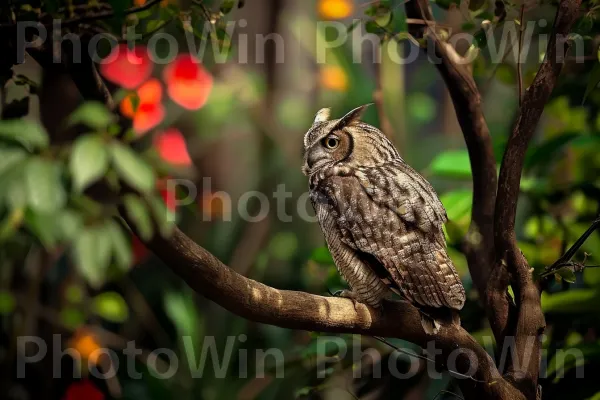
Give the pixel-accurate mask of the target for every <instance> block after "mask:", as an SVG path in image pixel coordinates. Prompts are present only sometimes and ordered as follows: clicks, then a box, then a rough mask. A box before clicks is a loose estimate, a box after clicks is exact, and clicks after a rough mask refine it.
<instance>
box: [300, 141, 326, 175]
mask: <svg viewBox="0 0 600 400" xmlns="http://www.w3.org/2000/svg"><path fill="white" fill-rule="evenodd" d="M324 162H327V154H326V153H325V151H323V150H322V149H321V148H320V147H316V148H312V149H310V150H309V151H308V152H307V154H305V155H304V166H303V167H302V172H303V173H304V175H306V176H308V175H309V174H310V171H311V170H313V169H315V167H318V166H319V164H323V163H324Z"/></svg>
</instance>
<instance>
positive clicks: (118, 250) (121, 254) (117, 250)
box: [106, 220, 133, 270]
mask: <svg viewBox="0 0 600 400" xmlns="http://www.w3.org/2000/svg"><path fill="white" fill-rule="evenodd" d="M106 229H108V231H109V232H110V238H111V245H112V252H113V256H114V257H115V262H116V264H117V266H119V267H120V268H121V269H122V270H126V269H128V268H129V267H130V266H131V264H132V263H133V254H132V252H131V244H130V241H129V238H128V237H127V235H126V234H125V232H124V231H123V228H121V226H120V225H119V224H117V223H116V222H115V221H112V220H109V221H108V222H107V223H106Z"/></svg>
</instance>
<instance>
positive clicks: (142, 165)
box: [110, 141, 156, 193]
mask: <svg viewBox="0 0 600 400" xmlns="http://www.w3.org/2000/svg"><path fill="white" fill-rule="evenodd" d="M110 152H111V155H112V160H113V164H114V166H115V169H116V170H117V172H118V173H119V177H121V179H123V180H124V181H125V182H126V183H127V184H129V185H131V186H132V187H133V188H134V189H137V190H139V191H140V192H142V193H148V192H150V191H152V189H154V183H155V181H156V177H155V175H154V171H153V170H152V167H151V166H150V165H149V164H148V163H147V162H145V161H144V160H143V159H141V158H140V157H139V156H138V155H137V154H136V153H135V152H134V151H133V150H131V149H130V148H129V147H127V146H124V145H122V144H121V143H119V142H116V141H115V142H113V143H111V146H110Z"/></svg>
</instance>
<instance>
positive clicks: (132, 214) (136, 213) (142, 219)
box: [123, 194, 153, 240]
mask: <svg viewBox="0 0 600 400" xmlns="http://www.w3.org/2000/svg"><path fill="white" fill-rule="evenodd" d="M123 201H124V204H125V210H126V212H127V215H128V216H129V218H131V219H132V220H133V222H134V223H135V226H136V228H137V232H138V233H139V235H140V237H141V238H142V239H143V240H150V239H151V238H152V232H153V229H152V219H151V218H150V214H149V213H148V210H147V209H146V206H145V205H144V202H143V201H142V200H141V199H140V198H139V197H138V196H136V195H133V194H128V195H126V196H125V198H124V200H123Z"/></svg>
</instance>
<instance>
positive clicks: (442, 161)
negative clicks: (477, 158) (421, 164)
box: [429, 150, 471, 179]
mask: <svg viewBox="0 0 600 400" xmlns="http://www.w3.org/2000/svg"><path fill="white" fill-rule="evenodd" d="M429 170H430V171H431V173H432V174H433V175H437V176H444V177H450V178H463V179H470V178H471V163H470V160H469V153H467V151H466V150H451V151H446V152H444V153H441V154H439V155H438V156H437V157H436V158H434V159H433V161H432V162H431V165H430V166H429Z"/></svg>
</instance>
